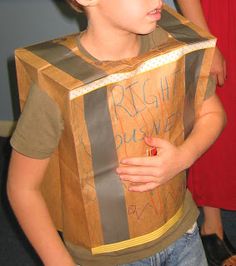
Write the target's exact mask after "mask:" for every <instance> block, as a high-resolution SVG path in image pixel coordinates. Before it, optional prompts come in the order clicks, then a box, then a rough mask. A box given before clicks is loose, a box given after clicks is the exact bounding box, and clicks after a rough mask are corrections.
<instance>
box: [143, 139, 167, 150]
mask: <svg viewBox="0 0 236 266" xmlns="http://www.w3.org/2000/svg"><path fill="white" fill-rule="evenodd" d="M144 140H145V143H146V144H147V145H149V146H151V147H156V148H163V147H165V146H166V145H169V141H167V140H165V139H161V138H153V137H145V139H144Z"/></svg>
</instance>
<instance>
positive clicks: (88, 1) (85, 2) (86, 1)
mask: <svg viewBox="0 0 236 266" xmlns="http://www.w3.org/2000/svg"><path fill="white" fill-rule="evenodd" d="M76 1H77V2H78V4H80V5H81V6H83V7H89V6H95V5H96V4H97V2H98V1H99V0H76Z"/></svg>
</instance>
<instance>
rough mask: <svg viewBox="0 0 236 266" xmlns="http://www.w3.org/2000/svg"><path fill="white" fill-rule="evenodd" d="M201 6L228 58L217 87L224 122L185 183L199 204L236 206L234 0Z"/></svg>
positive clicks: (210, 1)
mask: <svg viewBox="0 0 236 266" xmlns="http://www.w3.org/2000/svg"><path fill="white" fill-rule="evenodd" d="M202 6H203V10H204V13H205V16H206V20H207V22H208V25H209V28H210V30H211V32H212V34H214V35H215V36H216V37H217V38H218V43H217V45H218V47H219V48H220V50H221V52H222V53H223V55H224V57H225V59H226V62H227V80H226V82H225V85H224V87H223V88H217V94H218V95H219V97H220V99H221V101H222V103H223V105H224V108H225V111H226V113H227V126H226V128H225V130H224V132H223V133H222V135H221V136H220V138H219V139H218V140H217V142H216V143H215V144H214V145H213V147H212V148H211V149H210V150H209V151H208V152H207V153H206V154H204V156H202V158H200V159H199V160H198V161H197V162H196V163H195V165H194V166H193V167H192V168H191V169H190V173H189V179H188V185H189V188H190V190H191V192H192V194H193V197H194V199H195V201H196V202H197V204H198V205H199V206H211V207H216V208H223V209H228V210H236V1H235V0H224V1H221V0H202Z"/></svg>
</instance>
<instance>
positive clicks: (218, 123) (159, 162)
mask: <svg viewBox="0 0 236 266" xmlns="http://www.w3.org/2000/svg"><path fill="white" fill-rule="evenodd" d="M225 124H226V115H225V112H224V109H223V107H222V105H221V102H220V100H219V98H218V96H216V95H213V96H211V97H210V98H209V99H207V100H205V101H204V102H203V104H202V106H201V108H200V110H198V112H197V117H196V121H195V124H194V127H193V130H192V132H191V133H190V135H189V136H188V138H187V139H186V140H185V141H184V142H183V144H182V145H180V146H175V145H173V144H171V143H170V142H169V141H167V140H164V139H160V138H145V142H146V143H147V145H149V146H151V147H156V149H157V156H152V157H137V158H125V159H123V160H121V166H120V167H118V168H117V173H118V175H119V176H120V178H121V180H124V181H129V182H130V186H129V190H130V191H139V192H143V191H148V190H152V189H154V188H155V187H157V186H160V185H161V184H163V183H165V182H167V181H168V180H170V179H171V178H173V177H174V176H176V175H177V174H178V173H180V172H181V171H183V170H185V169H187V168H189V167H190V166H191V165H192V164H193V163H194V162H195V161H196V160H197V159H198V158H199V157H200V156H201V155H202V154H203V153H204V152H205V151H206V150H207V149H208V148H209V147H210V146H211V145H212V144H213V143H214V142H215V140H216V139H217V137H218V136H219V135H220V133H221V131H222V130H223V128H224V126H225Z"/></svg>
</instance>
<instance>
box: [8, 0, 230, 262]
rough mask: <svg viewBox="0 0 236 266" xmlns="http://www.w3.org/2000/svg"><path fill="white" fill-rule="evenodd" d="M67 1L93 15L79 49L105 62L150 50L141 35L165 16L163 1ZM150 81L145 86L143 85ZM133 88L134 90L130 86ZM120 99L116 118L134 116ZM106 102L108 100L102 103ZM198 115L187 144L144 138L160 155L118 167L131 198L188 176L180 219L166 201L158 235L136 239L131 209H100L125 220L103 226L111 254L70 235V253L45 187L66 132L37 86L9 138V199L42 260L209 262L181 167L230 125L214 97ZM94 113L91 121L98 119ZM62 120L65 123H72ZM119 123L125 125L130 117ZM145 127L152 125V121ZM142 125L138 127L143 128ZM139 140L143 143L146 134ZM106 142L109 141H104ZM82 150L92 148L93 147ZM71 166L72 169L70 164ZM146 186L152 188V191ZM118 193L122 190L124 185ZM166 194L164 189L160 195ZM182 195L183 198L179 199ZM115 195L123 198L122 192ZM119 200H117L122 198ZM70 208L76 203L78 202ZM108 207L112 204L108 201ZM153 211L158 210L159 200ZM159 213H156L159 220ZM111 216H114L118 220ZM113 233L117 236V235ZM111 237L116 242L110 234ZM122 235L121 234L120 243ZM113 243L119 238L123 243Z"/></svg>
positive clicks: (116, 102)
mask: <svg viewBox="0 0 236 266" xmlns="http://www.w3.org/2000/svg"><path fill="white" fill-rule="evenodd" d="M69 2H70V4H71V5H73V6H74V7H75V8H80V9H83V10H84V11H85V13H86V15H87V17H88V28H87V30H86V31H85V32H83V33H82V34H81V35H80V38H79V44H78V45H79V49H80V52H81V53H82V54H83V56H84V57H85V56H86V58H87V59H88V60H92V61H98V62H101V64H102V63H103V62H110V64H114V62H116V61H120V60H121V61H122V60H124V62H125V60H127V58H135V57H137V56H138V55H139V54H142V53H143V52H147V51H148V50H149V49H150V47H149V46H148V48H147V47H146V46H147V44H146V43H143V36H149V35H148V34H150V33H152V32H153V31H154V30H155V29H156V22H157V21H158V20H160V18H161V8H162V1H160V0H156V1H146V0H145V1H140V0H129V1H127V0H112V1H110V0H73V1H72V0H71V1H69ZM155 36H157V37H158V38H157V37H155V38H156V39H158V42H160V45H163V44H165V38H166V36H165V35H163V33H162V32H161V31H160V32H159V31H158V33H157V35H155ZM152 37H153V36H152ZM144 87H145V84H144V85H143V89H144ZM130 92H132V90H131V89H130ZM124 93H125V92H124ZM114 95H115V94H114ZM118 96H119V95H118ZM143 98H144V99H143V101H144V102H145V103H146V104H147V105H152V106H154V105H155V104H156V105H157V102H155V101H154V100H153V99H154V98H152V101H151V98H147V96H145V95H144V94H143ZM36 99H37V100H36ZM155 99H156V98H155ZM131 100H133V104H134V102H135V101H137V99H135V98H134V95H133V98H131ZM121 101H122V100H121V98H119V99H117V98H116V97H115V96H114V97H113V103H114V106H115V110H114V112H115V115H116V116H117V117H118V114H119V109H122V110H125V112H124V113H125V114H127V113H129V115H130V116H131V117H132V116H133V113H132V112H131V111H130V110H127V109H125V107H123V106H121ZM176 101H177V99H176ZM182 102H183V99H182V98H181V101H180V103H182ZM93 104H95V102H93V103H91V102H90V101H88V102H85V107H84V108H85V109H86V108H87V109H86V110H85V111H87V112H88V116H89V115H90V113H89V112H90V111H91V110H92V109H93ZM173 105H174V103H173ZM102 107H103V102H101V108H102ZM132 111H135V112H136V113H138V112H141V111H140V109H135V108H134V109H132ZM136 113H135V114H136ZM197 114H198V116H197V119H196V122H195V124H194V127H193V130H192V132H191V134H190V135H189V136H188V138H187V139H186V140H185V141H184V142H181V143H179V145H178V146H177V145H176V143H175V142H174V143H175V144H173V143H171V142H170V141H169V139H168V137H165V138H166V139H162V138H152V137H146V138H145V142H146V144H147V146H150V147H151V148H152V151H151V154H153V155H155V153H156V152H157V156H152V157H146V156H145V157H138V158H133V156H132V158H123V160H121V165H120V167H117V170H116V171H117V174H118V175H119V176H120V179H121V180H122V182H124V187H128V189H127V191H125V193H126V194H129V195H130V193H132V196H133V197H136V199H137V200H139V199H141V198H142V196H143V195H144V194H145V193H147V195H149V196H150V197H152V195H151V194H152V193H154V192H153V191H155V189H156V188H158V187H160V191H164V190H165V186H166V184H171V182H172V181H174V182H175V181H176V180H177V181H178V180H182V181H181V183H179V181H178V182H176V184H179V185H180V187H178V189H179V190H180V192H179V193H180V195H181V196H180V197H177V198H176V201H177V202H180V203H181V206H182V205H183V207H181V208H180V209H179V210H177V212H176V214H175V215H173V217H172V215H171V217H172V218H174V220H175V219H176V217H178V221H177V222H173V219H172V218H170V219H169V218H166V217H168V212H169V211H172V210H170V209H171V208H170V206H168V205H167V204H168V203H167V202H164V201H163V202H162V203H163V208H162V212H161V213H160V215H161V217H162V219H163V221H167V222H165V223H164V224H162V221H161V226H159V227H160V228H159V229H161V230H159V229H157V230H155V236H154V237H153V235H152V234H146V233H144V236H147V237H146V238H147V239H146V238H145V237H144V238H145V239H144V238H143V236H142V235H141V236H140V237H136V238H134V240H135V243H133V242H132V239H126V236H124V235H125V234H128V233H129V232H125V230H123V228H126V229H127V224H125V221H124V220H123V219H121V216H120V213H121V214H122V215H126V213H125V214H124V213H122V210H120V209H117V210H115V211H114V210H111V213H110V214H108V215H103V214H102V212H101V214H100V216H103V217H102V218H103V219H104V220H103V221H105V220H109V219H110V220H112V219H113V217H112V216H115V217H116V219H118V221H119V222H118V223H117V226H116V228H115V227H114V228H112V230H110V231H109V233H107V232H104V239H105V240H104V241H107V243H111V245H109V244H108V245H104V246H102V247H104V248H105V250H106V252H102V251H101V250H100V249H99V248H98V249H96V247H95V249H94V250H95V253H97V254H96V255H92V254H91V252H90V251H89V250H88V249H86V248H85V247H80V246H79V245H76V244H74V243H71V242H67V241H66V243H67V246H68V249H69V250H70V254H71V255H70V254H69V252H68V251H67V250H66V248H65V246H64V245H63V243H62V241H61V240H60V238H59V236H58V234H57V232H56V230H55V228H54V226H53V223H52V221H51V219H50V216H49V213H48V211H47V208H46V205H45V202H44V201H43V199H42V195H41V193H40V189H39V187H40V184H41V182H42V179H43V176H44V173H45V170H46V168H47V165H48V163H49V158H50V155H51V153H52V152H53V150H54V149H55V148H56V146H57V145H58V140H59V138H60V135H61V132H62V130H63V121H62V118H61V114H60V110H59V108H58V106H57V105H56V104H55V102H53V101H52V99H51V98H50V97H48V96H47V95H45V92H43V91H41V89H39V88H38V87H37V86H33V88H32V90H31V92H30V96H29V99H28V101H27V104H26V105H25V109H24V112H23V114H22V116H21V119H20V121H19V124H18V126H17V129H16V132H15V134H14V136H13V138H12V141H11V143H12V146H13V153H12V158H11V163H10V169H9V179H8V185H7V188H8V195H9V200H10V202H11V205H12V207H13V209H14V211H15V213H16V216H17V218H18V220H19V222H20V224H21V226H22V228H23V230H24V232H25V233H26V235H27V237H28V238H29V240H30V241H31V243H32V245H33V246H34V248H35V249H36V251H37V252H38V254H39V256H40V257H41V259H42V261H43V263H44V264H45V265H47V266H51V265H52V266H55V265H57V266H58V265H63V266H70V265H75V262H76V263H79V264H80V265H86V266H89V265H96V266H98V265H101V266H105V265H118V264H119V265H120V264H124V263H132V262H134V264H133V265H136V264H135V263H136V261H140V260H142V261H140V262H137V265H161V264H162V263H168V265H196V266H199V265H206V259H205V257H204V253H203V249H202V246H201V242H200V239H199V236H198V232H197V229H196V226H193V224H194V222H195V220H196V217H197V209H196V207H195V205H194V204H193V201H192V199H191V197H190V196H189V194H188V193H185V187H184V179H183V178H182V174H179V173H181V172H183V171H184V170H185V169H186V168H188V167H189V166H190V165H191V164H192V163H193V162H194V161H195V160H196V159H197V158H198V157H199V156H200V155H201V154H202V153H204V152H205V150H206V149H207V148H208V147H209V146H210V145H211V144H212V143H213V142H214V140H215V139H216V138H217V136H218V135H219V133H220V132H221V130H222V128H223V126H224V123H225V118H224V111H223V109H222V107H221V104H220V102H219V100H218V98H217V97H216V96H215V95H211V97H209V98H208V99H207V100H205V101H204V103H203V104H202V106H201V109H200V110H198V112H197ZM98 116H99V117H98V119H100V116H101V117H103V116H104V113H99V114H98ZM88 119H91V120H93V117H92V118H91V117H89V118H88ZM135 119H137V118H136V117H134V118H133V120H135ZM35 121H37V122H35ZM64 122H65V123H66V121H64ZM93 122H94V121H92V123H91V124H89V126H88V130H92V129H91V128H92V126H93ZM120 122H122V123H123V122H124V120H122V121H120ZM81 123H82V121H81ZM146 126H147V127H148V125H146ZM143 128H144V127H142V128H140V132H141V133H142V131H143ZM65 129H66V128H65ZM29 130H30V133H29V132H28V131H29ZM31 130H32V131H31ZM32 132H33V133H32ZM134 132H135V133H137V132H136V131H134ZM91 134H94V135H99V136H95V137H98V138H99V137H100V135H103V134H104V131H103V128H101V129H100V131H99V132H96V131H95V132H93V133H91ZM36 135H37V136H36ZM144 135H148V134H144ZM150 135H151V134H150ZM93 137H94V136H93ZM101 137H102V136H101ZM117 137H119V136H117ZM133 137H134V136H133ZM136 137H137V136H136ZM138 137H140V136H138ZM138 137H137V138H138ZM140 139H141V138H140ZM141 140H142V142H143V139H141ZM103 141H104V140H103ZM109 141H110V139H109V138H107V146H109V149H112V147H110V142H109ZM98 142H99V141H98ZM126 142H128V140H126ZM120 143H121V138H120ZM96 144H97V143H96ZM98 144H99V143H98ZM104 144H105V145H106V143H104ZM180 144H181V145H180ZM101 148H102V147H101ZM155 148H156V149H155ZM84 149H85V150H86V151H87V146H85V148H84ZM98 157H99V156H98ZM100 157H101V158H97V160H98V162H99V163H100V164H102V165H103V163H104V167H108V168H109V167H111V168H114V166H113V165H112V166H110V165H108V164H109V163H110V161H109V159H110V158H109V157H107V158H106V160H104V159H103V154H102V152H101V153H100ZM108 162H109V163H108ZM124 165H125V167H124ZM81 167H82V165H81ZM96 167H97V165H95V166H94V168H96ZM67 171H68V174H69V169H68V170H67ZM103 171H104V172H105V174H106V172H107V171H109V169H105V170H104V169H103ZM105 174H104V175H105ZM98 175H99V174H98ZM179 175H181V178H179V177H177V176H179ZM102 177H103V176H99V178H97V180H101V182H103V181H102ZM112 178H113V179H115V181H114V182H117V183H116V184H117V186H119V185H120V183H119V182H118V178H119V177H118V176H117V178H116V177H114V175H113V176H112V177H109V179H106V180H105V183H103V185H104V186H105V187H106V189H104V188H103V187H99V184H98V187H99V189H100V190H101V191H100V192H101V193H100V197H101V202H100V204H101V205H102V204H104V205H102V206H103V207H104V206H106V207H107V205H109V203H110V202H109V201H110V200H111V201H112V199H113V198H112V197H113V196H114V195H113V194H114V193H113V189H114V187H112V186H109V185H108V186H107V184H106V182H107V181H109V180H111V179H112ZM97 182H98V181H97ZM75 184H76V183H75ZM176 190H177V188H176ZM148 191H151V192H150V193H148ZM141 192H142V193H141ZM116 193H117V191H116ZM119 193H123V192H122V191H121V192H120V191H119ZM161 193H162V192H160V194H158V195H161ZM173 193H176V191H175V190H173ZM134 194H135V196H134ZM106 195H109V197H108V198H106ZM69 196H70V195H69ZM118 196H119V195H118ZM182 196H183V197H184V198H181V197H182ZM115 200H117V201H119V202H120V198H118V199H117V198H116V199H115ZM160 201H161V200H160ZM115 204H116V202H115ZM117 204H118V205H119V203H117ZM147 207H149V205H147ZM71 208H72V209H73V206H71ZM104 208H105V207H104ZM107 208H108V209H109V206H108V207H107ZM151 209H152V210H154V209H155V204H153V206H152V208H151ZM103 211H104V209H103ZM124 212H126V210H125V211H124ZM127 212H128V213H129V214H131V215H132V214H134V215H135V216H136V217H137V227H138V225H139V224H138V222H139V221H138V220H139V219H140V220H141V219H142V217H141V213H140V212H139V210H138V209H136V208H135V206H134V205H132V206H130V208H129V210H128V211H127ZM72 213H73V212H72ZM117 213H118V215H117ZM153 213H155V211H153ZM74 214H75V213H74ZM95 215H96V213H94V217H95ZM157 216H158V215H156V217H157ZM72 217H73V216H72ZM156 217H155V219H157V218H158V217H157V218H156ZM155 219H154V220H155ZM106 222H107V221H106ZM108 222H109V221H108ZM113 222H116V221H115V220H114V219H113ZM104 223H105V222H104ZM153 223H155V221H153V219H152V218H151V217H150V219H149V221H148V222H147V224H146V227H148V226H152V224H153ZM81 226H82V225H81ZM96 226H97V221H96V220H95V219H94V227H95V228H96ZM133 227H134V231H135V230H139V228H135V224H134V225H133ZM142 230H143V231H144V232H146V228H142ZM112 231H114V232H115V234H113V235H112V233H113V232H112ZM161 231H164V232H161ZM187 231H188V232H187ZM186 232H187V233H186ZM185 233H186V234H185ZM110 235H112V237H113V238H114V239H115V240H110V239H109V237H110ZM71 238H73V236H72V237H71ZM117 239H120V240H118V241H117ZM140 239H142V243H141V244H139V240H140ZM119 241H120V242H119ZM115 242H118V244H117V245H118V247H117V245H116V243H115ZM114 243H115V244H114ZM130 243H132V244H133V245H131V244H130ZM113 244H114V245H113ZM126 245H127V246H126ZM107 250H109V251H107ZM158 252H159V253H158ZM72 256H73V259H74V260H73V259H72ZM150 256H151V257H150Z"/></svg>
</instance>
